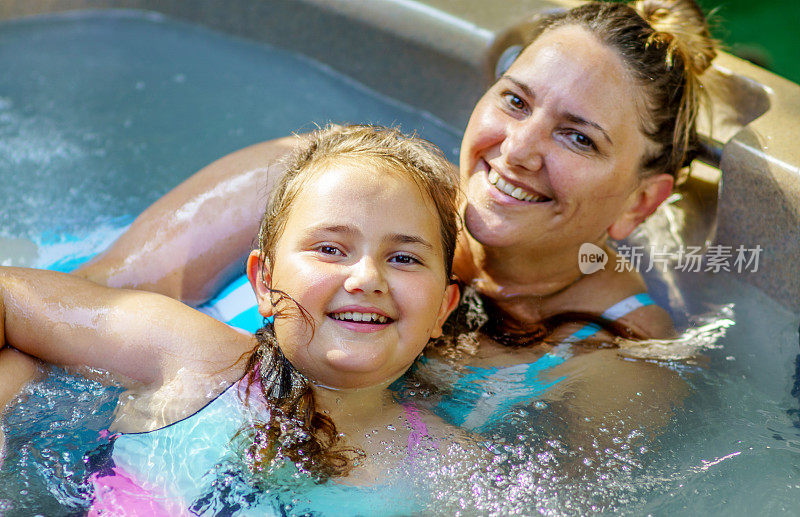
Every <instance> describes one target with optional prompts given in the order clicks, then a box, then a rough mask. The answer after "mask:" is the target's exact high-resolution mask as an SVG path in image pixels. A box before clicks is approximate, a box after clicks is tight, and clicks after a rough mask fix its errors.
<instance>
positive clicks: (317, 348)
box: [249, 160, 458, 389]
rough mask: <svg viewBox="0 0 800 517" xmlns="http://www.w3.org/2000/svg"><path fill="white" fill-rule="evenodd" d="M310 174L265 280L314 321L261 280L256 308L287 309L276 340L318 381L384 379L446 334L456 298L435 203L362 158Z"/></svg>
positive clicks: (348, 383) (354, 384)
mask: <svg viewBox="0 0 800 517" xmlns="http://www.w3.org/2000/svg"><path fill="white" fill-rule="evenodd" d="M311 174H312V176H311V177H309V178H308V181H307V183H306V184H305V185H304V186H303V187H302V189H301V191H300V192H299V194H298V196H297V197H296V198H295V199H294V201H293V203H292V207H291V212H290V214H289V216H288V219H287V222H286V226H285V229H284V231H283V234H282V235H281V237H280V239H279V240H278V243H277V247H276V250H275V264H273V265H272V271H271V275H270V277H268V278H265V279H264V281H266V283H268V284H270V286H271V287H272V288H273V289H278V290H281V291H283V292H285V293H286V294H288V295H289V296H291V297H292V298H293V299H294V300H295V301H296V302H297V303H298V304H300V306H302V307H303V308H304V309H305V310H306V311H307V312H308V314H309V315H310V316H311V318H312V319H313V321H314V329H313V331H312V329H311V327H310V326H309V325H307V324H306V323H305V322H304V320H303V318H302V317H300V315H299V314H298V311H297V310H296V308H295V305H294V304H293V303H292V302H291V301H288V300H278V297H277V295H275V294H272V295H271V296H270V294H269V293H268V292H266V291H265V290H263V289H261V292H259V286H256V292H257V295H258V296H259V307H260V309H261V312H262V314H264V315H265V316H266V315H269V314H271V313H272V312H273V310H275V311H276V312H280V311H285V314H286V315H285V316H284V315H279V316H278V317H276V320H275V332H276V336H277V338H278V343H279V344H280V347H281V350H282V351H283V353H284V355H285V356H286V358H287V359H289V361H290V362H291V363H292V364H293V365H294V366H295V368H297V369H298V370H300V371H301V372H302V373H303V374H304V375H306V376H307V377H309V378H310V379H312V380H313V381H315V382H317V383H319V384H322V385H325V386H328V387H331V388H340V389H347V388H362V387H368V386H377V385H383V384H386V385H388V384H389V383H391V382H392V381H394V380H395V379H397V378H398V377H399V376H400V375H402V374H403V373H404V372H405V371H406V370H407V369H408V368H409V366H410V365H411V364H412V362H413V361H414V360H415V358H416V357H417V356H418V355H419V354H420V353H421V352H422V350H423V348H424V347H425V345H426V344H427V342H428V340H429V338H430V337H437V336H439V335H440V334H441V327H442V324H443V323H444V321H445V319H446V318H447V316H448V314H449V313H450V312H451V311H452V309H453V308H454V306H455V304H456V302H457V298H458V288H457V287H456V286H455V285H450V283H449V281H448V279H447V278H446V275H445V266H444V250H443V246H442V241H441V236H440V228H439V219H438V216H437V215H436V210H435V208H434V207H433V205H432V202H431V201H430V200H429V199H428V197H427V195H423V193H422V192H421V191H420V188H419V187H418V186H417V185H416V184H415V183H413V182H412V181H411V180H410V179H407V178H405V177H404V176H403V175H402V173H399V172H392V171H386V170H385V169H384V168H383V167H382V166H378V167H376V166H375V165H374V164H370V163H369V162H367V161H365V160H358V161H355V162H354V161H352V160H348V161H347V162H346V163H345V162H344V161H343V160H339V161H338V162H337V161H333V162H332V163H331V164H328V165H326V166H325V167H324V169H322V170H317V171H314V172H312V173H311ZM252 262H253V261H252V260H251V263H252ZM249 267H252V265H251V266H249ZM251 277H252V272H251Z"/></svg>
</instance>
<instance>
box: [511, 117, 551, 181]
mask: <svg viewBox="0 0 800 517" xmlns="http://www.w3.org/2000/svg"><path fill="white" fill-rule="evenodd" d="M544 126H545V124H544V122H543V121H542V120H538V119H537V118H535V117H534V116H531V117H528V118H525V119H523V120H516V121H513V122H510V123H509V124H508V125H507V127H506V135H505V139H504V140H503V143H502V145H501V146H500V150H501V152H502V153H503V156H504V157H505V160H506V163H507V164H508V166H509V167H511V168H512V169H514V171H515V172H523V173H524V172H529V173H533V172H537V171H538V170H540V169H541V168H542V166H543V165H544V146H545V143H546V138H547V130H546V128H545V127H544Z"/></svg>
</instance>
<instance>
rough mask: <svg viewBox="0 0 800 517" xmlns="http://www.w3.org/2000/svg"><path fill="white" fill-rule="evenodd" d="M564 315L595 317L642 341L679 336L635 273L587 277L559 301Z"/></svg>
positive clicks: (612, 272) (611, 271)
mask: <svg viewBox="0 0 800 517" xmlns="http://www.w3.org/2000/svg"><path fill="white" fill-rule="evenodd" d="M558 305H559V310H560V312H581V313H588V314H595V315H598V316H600V317H601V318H603V319H604V320H606V321H609V322H614V323H617V324H621V325H622V326H623V327H625V328H626V329H628V330H630V333H631V334H632V335H634V336H637V337H640V338H667V337H671V336H673V335H674V334H675V329H674V326H673V323H672V318H671V317H670V316H669V313H668V312H667V311H666V310H665V309H664V308H663V307H661V306H659V305H658V304H657V303H656V302H655V301H654V300H653V299H652V298H651V297H650V295H649V294H648V289H647V284H645V282H644V280H643V279H642V277H641V275H639V274H638V273H637V272H635V271H625V270H623V271H618V270H616V269H615V268H612V267H608V268H607V269H605V270H601V271H598V272H596V273H593V274H591V275H585V276H584V277H582V278H581V280H580V281H578V282H576V284H575V285H574V286H572V288H570V289H569V290H568V291H567V292H565V293H564V296H563V297H562V298H561V299H560V300H559V301H558Z"/></svg>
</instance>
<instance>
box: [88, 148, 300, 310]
mask: <svg viewBox="0 0 800 517" xmlns="http://www.w3.org/2000/svg"><path fill="white" fill-rule="evenodd" d="M300 141H301V137H298V136H290V137H284V138H279V139H277V140H271V141H268V142H262V143H260V144H256V145H253V146H250V147H247V148H245V149H242V150H240V151H237V152H234V153H232V154H229V155H227V156H225V157H223V158H221V159H219V160H217V161H215V162H214V163H212V164H211V165H209V166H207V167H205V168H203V169H201V170H200V171H199V172H197V173H196V174H195V175H194V176H192V177H190V178H189V179H187V180H186V181H184V182H183V183H181V184H180V185H178V186H177V187H175V188H174V189H173V190H171V191H170V192H169V193H167V194H166V195H165V196H164V197H162V198H161V199H159V200H158V201H156V202H155V203H153V205H151V206H150V207H149V208H147V210H145V211H144V212H142V214H141V215H139V217H137V218H136V220H135V221H134V222H133V224H132V225H131V227H130V228H129V229H128V230H127V231H126V232H125V233H124V234H123V235H122V236H120V238H119V239H117V241H116V242H115V243H114V244H112V245H111V247H110V248H109V249H108V250H107V251H106V252H105V253H103V254H101V255H99V256H98V257H97V258H95V259H94V260H92V261H91V262H89V263H88V264H86V265H84V266H83V267H81V268H80V269H78V270H77V271H75V272H74V274H77V275H79V276H82V277H84V278H87V279H89V280H92V281H94V282H96V283H99V284H103V285H107V286H109V287H124V288H130V289H141V290H146V291H152V292H156V293H161V294H164V295H167V296H170V297H172V298H175V299H177V300H182V301H184V302H185V303H188V304H192V305H198V304H200V303H203V302H204V301H207V300H208V299H209V298H211V297H212V296H213V295H214V294H215V293H216V292H217V291H218V290H219V289H220V288H221V287H222V286H224V285H225V283H226V282H228V281H230V280H231V279H232V278H233V277H234V276H235V275H236V274H237V273H241V272H242V271H243V262H242V261H243V259H244V257H245V256H246V255H247V253H248V252H249V251H250V250H251V248H252V245H253V238H254V236H255V235H256V233H257V230H258V225H259V222H260V220H261V216H262V214H263V213H264V207H265V205H266V200H267V196H268V194H269V192H270V191H271V190H272V188H273V186H274V184H275V182H276V181H277V180H278V179H280V177H281V175H282V174H283V172H284V166H283V164H282V163H281V158H283V157H284V156H286V155H288V154H289V153H290V152H291V151H292V149H293V148H294V146H295V145H297V143H298V142H300Z"/></svg>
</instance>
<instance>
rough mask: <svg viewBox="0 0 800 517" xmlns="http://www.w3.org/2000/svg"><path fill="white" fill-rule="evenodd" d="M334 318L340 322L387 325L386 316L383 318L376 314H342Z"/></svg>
mask: <svg viewBox="0 0 800 517" xmlns="http://www.w3.org/2000/svg"><path fill="white" fill-rule="evenodd" d="M332 316H333V319H335V320H339V321H358V322H362V321H367V322H370V321H375V322H378V323H386V316H381V315H380V314H376V313H374V312H340V313H337V314H333V315H332Z"/></svg>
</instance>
